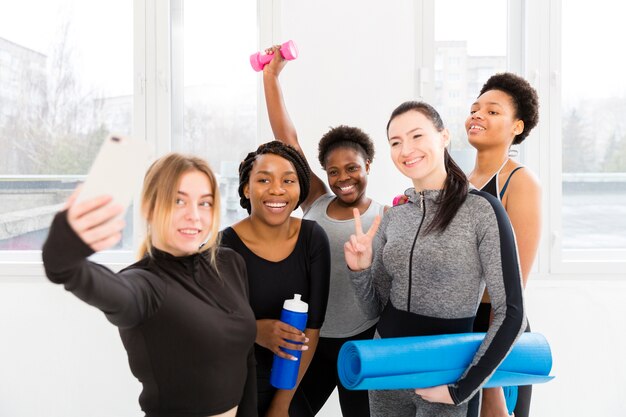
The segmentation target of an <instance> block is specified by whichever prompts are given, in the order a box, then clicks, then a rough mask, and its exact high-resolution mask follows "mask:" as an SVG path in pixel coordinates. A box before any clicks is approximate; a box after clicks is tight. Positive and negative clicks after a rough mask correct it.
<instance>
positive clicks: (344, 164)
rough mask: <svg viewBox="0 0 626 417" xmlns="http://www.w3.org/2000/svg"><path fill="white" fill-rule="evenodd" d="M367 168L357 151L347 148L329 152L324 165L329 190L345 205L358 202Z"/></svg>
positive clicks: (364, 185)
mask: <svg viewBox="0 0 626 417" xmlns="http://www.w3.org/2000/svg"><path fill="white" fill-rule="evenodd" d="M369 167H370V163H369V161H366V160H365V159H364V158H363V155H362V154H361V153H360V152H359V151H357V150H356V149H352V148H348V147H339V148H336V149H334V150H332V151H331V152H329V153H328V155H327V156H326V164H325V165H324V169H325V170H326V175H327V177H328V185H329V186H330V189H331V190H332V192H333V193H334V194H335V195H336V196H337V198H338V199H340V200H341V201H342V202H343V203H345V204H346V205H351V204H354V203H356V202H358V201H359V200H360V199H361V198H362V197H363V195H364V194H365V189H366V188H367V174H368V173H369Z"/></svg>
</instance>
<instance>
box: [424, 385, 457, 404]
mask: <svg viewBox="0 0 626 417" xmlns="http://www.w3.org/2000/svg"><path fill="white" fill-rule="evenodd" d="M415 393H416V394H417V395H419V396H420V397H422V399H423V400H425V401H428V402H430V403H442V404H454V401H452V397H450V391H448V386H447V385H439V386H437V387H432V388H418V389H416V390H415Z"/></svg>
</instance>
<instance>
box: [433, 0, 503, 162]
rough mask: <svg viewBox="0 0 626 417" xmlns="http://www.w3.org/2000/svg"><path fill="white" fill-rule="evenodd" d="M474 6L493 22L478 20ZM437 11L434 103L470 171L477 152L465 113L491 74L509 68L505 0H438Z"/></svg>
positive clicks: (453, 150)
mask: <svg viewBox="0 0 626 417" xmlns="http://www.w3.org/2000/svg"><path fill="white" fill-rule="evenodd" d="M453 10H454V12H451V11H453ZM476 10H480V17H479V19H480V21H481V22H489V25H484V24H476V18H478V16H477V15H476V13H475V11H476ZM434 13H435V19H434V22H435V23H434V25H435V27H434V33H435V39H434V49H435V62H436V63H437V64H438V68H437V69H438V72H439V71H440V72H441V75H438V77H437V79H441V82H439V83H436V84H435V91H434V99H433V105H434V106H435V108H436V109H437V110H438V111H439V112H440V114H441V117H442V118H443V121H444V123H445V124H446V126H447V127H448V129H450V133H451V136H452V142H451V143H452V148H451V153H452V156H453V157H454V158H455V160H456V161H457V162H458V163H459V165H460V166H461V168H463V170H465V171H466V172H468V171H469V170H471V169H472V167H473V165H474V155H475V151H474V149H473V148H472V147H471V146H470V145H469V144H468V143H467V135H466V133H465V118H466V117H467V114H469V108H470V105H471V103H473V102H474V100H475V99H476V97H477V96H478V93H479V91H480V88H481V87H482V85H483V84H484V82H485V81H487V78H489V77H490V76H491V75H493V74H495V73H497V72H502V71H504V70H505V69H506V68H507V42H506V40H507V2H503V1H499V0H480V1H474V2H465V1H461V0H436V1H435V2H434ZM468 16H475V18H468ZM459 109H465V112H460V113H459Z"/></svg>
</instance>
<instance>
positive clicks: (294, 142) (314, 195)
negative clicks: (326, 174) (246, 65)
mask: <svg viewBox="0 0 626 417" xmlns="http://www.w3.org/2000/svg"><path fill="white" fill-rule="evenodd" d="M271 49H273V50H274V58H272V61H271V62H270V63H269V64H268V65H266V66H265V68H263V88H264V90H265V104H266V106H267V113H268V116H269V119H270V125H271V126H272V132H273V133H274V137H275V138H276V140H279V141H281V142H283V143H285V144H287V145H291V146H293V147H294V148H296V150H297V151H298V152H300V154H302V156H304V152H303V151H302V148H301V147H300V143H299V142H298V135H297V132H296V128H295V126H294V125H293V122H292V121H291V118H290V117H289V113H288V112H287V107H286V106H285V101H284V100H283V94H282V90H281V88H280V82H279V81H278V76H279V74H280V72H281V71H282V69H283V68H284V67H285V65H286V64H287V61H285V60H284V59H283V57H282V56H281V54H280V53H277V51H278V48H277V47H273V48H271ZM305 159H306V157H305ZM327 192H328V189H327V188H326V185H325V184H324V182H323V181H322V180H321V179H320V178H319V177H318V176H317V175H315V174H314V173H313V172H312V171H311V187H310V190H309V195H308V196H307V198H306V200H304V201H303V202H302V211H304V212H306V211H308V209H309V208H310V207H311V205H312V204H313V202H314V201H315V200H317V199H318V198H319V197H320V196H322V195H324V194H326V193H327Z"/></svg>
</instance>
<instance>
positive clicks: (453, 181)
mask: <svg viewBox="0 0 626 417" xmlns="http://www.w3.org/2000/svg"><path fill="white" fill-rule="evenodd" d="M444 164H445V167H446V173H447V175H446V182H445V184H444V186H443V191H442V194H441V195H440V197H439V201H438V208H437V213H436V214H435V218H434V219H433V221H432V222H431V223H430V224H429V225H428V227H427V228H426V232H427V233H428V232H431V231H433V232H434V231H442V232H443V231H444V230H446V228H447V227H448V225H449V224H450V222H452V219H454V216H456V212H457V211H459V208H461V206H462V205H463V203H464V202H465V199H466V198H467V189H468V187H469V181H468V180H467V177H466V176H465V173H464V172H463V170H462V169H461V167H459V166H458V165H457V164H456V162H454V159H452V156H450V153H449V152H448V149H444Z"/></svg>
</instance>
